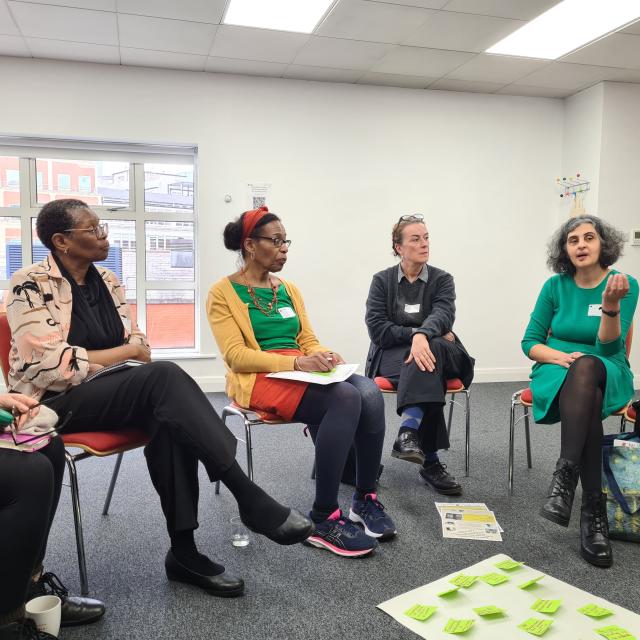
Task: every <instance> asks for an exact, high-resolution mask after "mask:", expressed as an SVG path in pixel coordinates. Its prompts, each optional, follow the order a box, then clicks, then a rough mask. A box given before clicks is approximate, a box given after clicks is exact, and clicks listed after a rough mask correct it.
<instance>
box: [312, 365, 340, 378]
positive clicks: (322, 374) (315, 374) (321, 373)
mask: <svg viewBox="0 0 640 640" xmlns="http://www.w3.org/2000/svg"><path fill="white" fill-rule="evenodd" d="M335 372H336V369H335V367H334V368H333V369H331V371H310V372H309V373H312V374H313V375H314V376H331V375H333V374H334V373H335Z"/></svg>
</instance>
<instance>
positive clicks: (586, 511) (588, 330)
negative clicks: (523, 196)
mask: <svg viewBox="0 0 640 640" xmlns="http://www.w3.org/2000/svg"><path fill="white" fill-rule="evenodd" d="M623 244H624V237H623V235H622V233H621V232H619V231H618V230H617V229H615V228H614V227H612V226H611V225H609V224H608V223H606V222H605V221H604V220H602V219H600V218H597V217H596V216H579V217H576V218H572V219H570V220H568V221H567V222H565V223H564V224H563V225H562V226H561V227H560V228H559V229H558V231H557V232H556V233H555V235H554V236H553V238H552V239H551V242H550V244H549V252H548V259H547V264H548V265H549V267H550V268H551V269H552V270H553V271H555V272H556V275H554V276H552V277H551V278H549V279H548V280H547V281H546V282H545V284H544V285H543V287H542V291H541V292H540V295H539V296H538V300H537V301H536V305H535V308H534V310H533V313H532V314H531V320H530V321H529V325H528V326H527V329H526V331H525V334H524V337H523V338H522V350H523V351H524V353H525V355H527V356H528V357H529V358H531V359H532V360H535V362H536V364H534V365H533V369H532V372H531V391H532V393H533V417H534V420H535V421H536V422H538V423H542V424H552V423H555V422H560V425H561V431H560V458H559V459H558V461H557V463H556V470H555V472H554V474H553V479H552V481H551V485H550V487H549V491H548V493H547V502H546V503H545V504H544V506H543V507H542V509H541V511H540V515H541V516H542V517H543V518H546V519H547V520H550V521H551V522H555V523H556V524H559V525H561V526H563V527H566V526H568V525H569V519H570V516H571V508H572V506H573V499H574V495H575V489H576V485H577V483H578V478H580V481H581V484H582V511H581V514H580V540H581V554H582V557H583V558H584V559H585V560H587V562H590V563H591V564H594V565H596V566H600V567H609V566H611V564H612V562H613V554H612V550H611V545H610V543H609V528H608V522H607V509H606V497H605V496H604V495H603V494H602V489H601V486H602V485H601V474H602V440H603V431H602V420H603V418H606V417H607V416H609V415H611V414H612V413H613V412H615V411H617V410H618V409H620V408H621V407H624V406H625V404H626V403H627V402H628V400H629V399H630V398H631V397H632V396H633V374H632V372H631V369H630V367H629V361H628V360H627V356H626V351H625V340H626V337H627V333H628V332H629V327H630V326H631V323H632V321H633V314H634V312H635V308H636V305H637V302H638V282H637V280H636V279H635V278H632V277H631V276H629V275H626V274H624V273H621V272H619V271H616V270H615V269H611V268H610V267H611V266H612V265H613V264H615V262H616V261H617V260H618V258H619V257H620V255H621V252H622V247H623Z"/></svg>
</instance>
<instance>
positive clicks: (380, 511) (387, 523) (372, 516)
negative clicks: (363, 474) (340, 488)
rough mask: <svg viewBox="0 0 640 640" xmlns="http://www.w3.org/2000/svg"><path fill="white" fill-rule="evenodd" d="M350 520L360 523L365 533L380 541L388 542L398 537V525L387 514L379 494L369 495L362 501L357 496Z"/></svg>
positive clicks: (352, 506)
mask: <svg viewBox="0 0 640 640" xmlns="http://www.w3.org/2000/svg"><path fill="white" fill-rule="evenodd" d="M349 520H351V521H352V522H358V523H360V524H361V525H363V526H364V532H365V533H366V534H367V535H368V536H370V537H372V538H378V539H379V540H388V539H389V538H393V536H395V535H396V533H397V531H396V525H395V524H394V523H393V520H392V519H391V518H390V517H389V516H388V515H387V514H386V513H385V511H384V506H383V504H382V502H380V501H379V500H378V494H376V493H367V494H366V495H365V497H364V499H362V500H358V499H357V498H356V497H355V496H354V497H353V502H352V504H351V510H350V511H349Z"/></svg>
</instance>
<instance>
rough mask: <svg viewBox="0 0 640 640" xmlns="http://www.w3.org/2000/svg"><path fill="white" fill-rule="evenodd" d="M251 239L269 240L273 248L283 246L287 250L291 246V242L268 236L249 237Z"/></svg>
mask: <svg viewBox="0 0 640 640" xmlns="http://www.w3.org/2000/svg"><path fill="white" fill-rule="evenodd" d="M251 237H252V238H260V240H271V242H273V246H274V247H278V248H280V247H281V246H282V245H285V246H286V247H287V248H289V247H290V246H291V240H283V239H282V238H272V237H270V236H251Z"/></svg>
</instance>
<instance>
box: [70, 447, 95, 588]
mask: <svg viewBox="0 0 640 640" xmlns="http://www.w3.org/2000/svg"><path fill="white" fill-rule="evenodd" d="M64 457H65V459H66V462H67V470H68V472H69V483H70V485H71V502H72V505H73V522H74V524H75V529H76V547H77V549H78V569H79V570H80V594H81V595H83V596H86V595H87V594H88V593H89V580H88V578H87V560H86V557H85V553H84V536H83V532H82V514H81V512H80V491H79V488H78V473H77V471H76V463H75V460H74V459H73V456H72V455H71V454H70V453H69V452H68V451H65V454H64Z"/></svg>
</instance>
